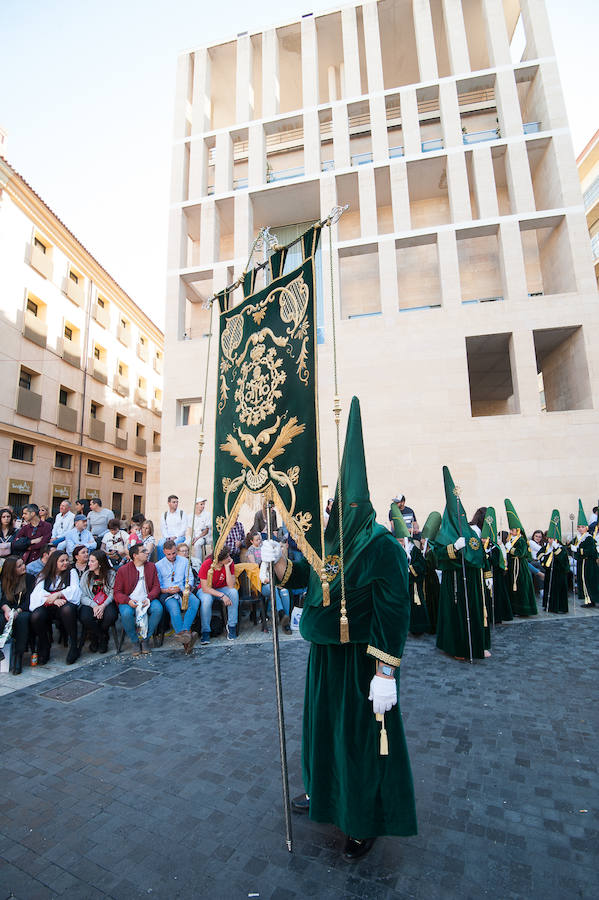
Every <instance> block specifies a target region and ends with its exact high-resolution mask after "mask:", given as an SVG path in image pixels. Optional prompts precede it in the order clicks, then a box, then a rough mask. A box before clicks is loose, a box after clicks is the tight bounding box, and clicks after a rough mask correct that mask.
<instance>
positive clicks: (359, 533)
mask: <svg viewBox="0 0 599 900" xmlns="http://www.w3.org/2000/svg"><path fill="white" fill-rule="evenodd" d="M339 486H341V505H342V514H343V516H342V523H343V556H344V562H345V568H347V566H348V565H349V564H350V563H351V561H352V558H353V557H354V555H355V553H356V551H359V550H361V549H363V547H364V546H365V545H366V544H367V543H368V541H369V539H370V537H371V536H372V532H373V529H374V528H375V526H376V514H375V511H374V508H373V506H372V503H371V502H370V491H369V490H368V476H367V474H366V457H365V455H364V438H363V435H362V415H361V413H360V401H359V400H358V398H357V397H352V402H351V407H350V410H349V418H348V420H347V430H346V433H345V446H344V448H343V459H342V460H341V469H340V471H339V477H338V479H337V487H336V488H335V499H334V501H333V506H332V508H331V514H330V516H329V521H328V523H327V527H326V530H325V533H324V543H325V553H326V555H327V556H331V555H337V554H339V546H340V541H339ZM378 527H380V526H378Z"/></svg>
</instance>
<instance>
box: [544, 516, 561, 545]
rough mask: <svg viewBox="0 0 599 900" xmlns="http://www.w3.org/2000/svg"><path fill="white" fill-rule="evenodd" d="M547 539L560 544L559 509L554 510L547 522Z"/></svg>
mask: <svg viewBox="0 0 599 900" xmlns="http://www.w3.org/2000/svg"><path fill="white" fill-rule="evenodd" d="M547 537H548V538H553V540H554V541H559V542H560V544H561V542H562V522H561V518H560V514H559V509H554V510H553V512H552V513H551V519H550V520H549V528H548V529H547Z"/></svg>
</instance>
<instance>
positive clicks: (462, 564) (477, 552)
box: [434, 466, 491, 659]
mask: <svg viewBox="0 0 599 900" xmlns="http://www.w3.org/2000/svg"><path fill="white" fill-rule="evenodd" d="M443 482H444V485H445V512H444V513H443V520H442V522H441V527H440V529H439V531H438V532H437V536H436V537H435V541H434V544H435V554H436V556H437V562H438V565H439V568H440V569H441V571H442V572H443V575H442V578H441V593H440V596H439V620H438V622H437V647H438V648H439V650H443V651H445V653H449V654H450V655H451V656H455V657H457V658H458V659H469V658H470V653H471V652H472V658H473V659H484V657H485V651H487V655H489V654H488V650H489V648H490V646H491V632H490V629H489V625H488V620H487V611H486V607H485V580H484V574H483V569H484V566H485V563H486V560H485V554H484V550H483V548H482V544H481V541H480V538H479V537H478V535H477V534H476V532H475V531H473V530H472V528H471V527H470V525H469V524H468V519H467V517H466V513H465V512H464V507H463V506H462V503H461V501H460V499H459V496H458V492H457V490H456V487H455V485H454V483H453V479H452V477H451V474H450V472H449V469H448V468H447V466H443ZM468 621H469V622H470V627H468Z"/></svg>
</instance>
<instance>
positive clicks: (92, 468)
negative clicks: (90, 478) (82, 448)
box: [87, 459, 100, 475]
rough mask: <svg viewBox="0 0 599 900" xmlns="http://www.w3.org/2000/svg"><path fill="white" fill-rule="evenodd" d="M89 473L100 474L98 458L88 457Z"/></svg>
mask: <svg viewBox="0 0 599 900" xmlns="http://www.w3.org/2000/svg"><path fill="white" fill-rule="evenodd" d="M87 474H88V475H99V474H100V463H99V461H98V460H97V459H88V461H87Z"/></svg>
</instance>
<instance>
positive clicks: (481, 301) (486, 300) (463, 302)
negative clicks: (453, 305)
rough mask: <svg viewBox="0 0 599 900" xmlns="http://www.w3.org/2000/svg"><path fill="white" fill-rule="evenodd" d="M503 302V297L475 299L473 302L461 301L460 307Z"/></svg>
mask: <svg viewBox="0 0 599 900" xmlns="http://www.w3.org/2000/svg"><path fill="white" fill-rule="evenodd" d="M499 300H503V297H476V298H475V299H474V300H462V305H463V306H467V305H468V304H469V303H495V302H497V301H499Z"/></svg>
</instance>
